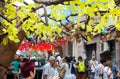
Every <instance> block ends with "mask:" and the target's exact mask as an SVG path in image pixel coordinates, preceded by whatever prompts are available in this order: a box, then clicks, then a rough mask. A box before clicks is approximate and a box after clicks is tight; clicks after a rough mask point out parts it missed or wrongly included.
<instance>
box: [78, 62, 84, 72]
mask: <svg viewBox="0 0 120 79" xmlns="http://www.w3.org/2000/svg"><path fill="white" fill-rule="evenodd" d="M78 72H85V63H84V61H80V62H79V64H78Z"/></svg>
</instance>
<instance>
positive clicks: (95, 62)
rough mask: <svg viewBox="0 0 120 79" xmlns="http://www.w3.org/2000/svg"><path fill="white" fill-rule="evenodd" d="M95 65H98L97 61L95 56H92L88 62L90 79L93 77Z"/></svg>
mask: <svg viewBox="0 0 120 79" xmlns="http://www.w3.org/2000/svg"><path fill="white" fill-rule="evenodd" d="M97 65H98V61H97V60H96V59H95V56H93V57H92V59H91V60H90V62H89V66H90V68H91V71H90V76H91V79H95V75H96V69H97Z"/></svg>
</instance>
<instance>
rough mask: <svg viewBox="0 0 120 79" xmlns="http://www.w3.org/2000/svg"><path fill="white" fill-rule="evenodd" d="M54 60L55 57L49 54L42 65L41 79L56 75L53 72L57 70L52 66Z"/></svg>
mask: <svg viewBox="0 0 120 79" xmlns="http://www.w3.org/2000/svg"><path fill="white" fill-rule="evenodd" d="M55 62H56V61H55V57H54V56H50V57H49V60H48V62H47V63H46V64H45V65H44V68H43V79H48V78H50V77H52V76H56V73H55V72H57V70H56V69H55V68H54V65H55ZM55 70H56V71H55Z"/></svg>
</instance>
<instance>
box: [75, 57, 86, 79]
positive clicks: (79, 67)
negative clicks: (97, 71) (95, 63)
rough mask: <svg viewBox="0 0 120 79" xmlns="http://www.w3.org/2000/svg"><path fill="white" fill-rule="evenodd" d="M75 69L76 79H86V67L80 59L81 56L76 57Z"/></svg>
mask: <svg viewBox="0 0 120 79" xmlns="http://www.w3.org/2000/svg"><path fill="white" fill-rule="evenodd" d="M74 67H75V68H76V71H77V74H76V79H86V73H85V70H86V67H85V63H84V60H83V59H82V57H81V56H79V57H78V62H77V63H76V64H75V65H74Z"/></svg>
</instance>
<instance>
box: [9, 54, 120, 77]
mask: <svg viewBox="0 0 120 79" xmlns="http://www.w3.org/2000/svg"><path fill="white" fill-rule="evenodd" d="M39 67H40V68H42V73H41V75H42V76H41V78H40V79H119V78H120V70H119V67H118V66H117V65H114V64H113V63H112V62H111V61H109V60H106V59H101V61H100V62H98V61H97V60H96V59H95V56H93V57H92V58H91V60H89V61H86V60H84V59H83V58H82V57H81V56H79V57H78V59H77V61H76V59H75V57H68V56H65V57H61V56H60V55H56V56H49V57H48V58H46V57H45V56H41V55H37V56H32V57H29V56H26V57H24V56H18V55H17V56H15V57H14V60H13V61H12V62H11V66H10V67H9V69H8V78H7V79H34V78H35V75H36V68H39Z"/></svg>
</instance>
